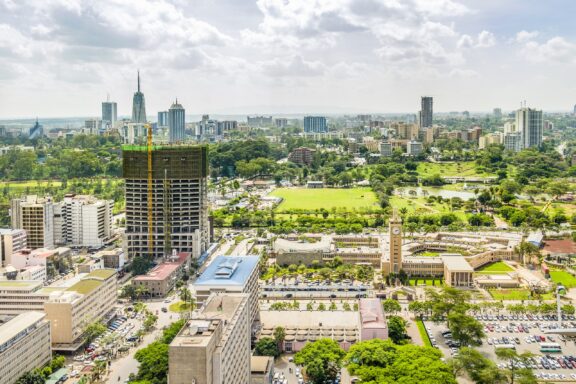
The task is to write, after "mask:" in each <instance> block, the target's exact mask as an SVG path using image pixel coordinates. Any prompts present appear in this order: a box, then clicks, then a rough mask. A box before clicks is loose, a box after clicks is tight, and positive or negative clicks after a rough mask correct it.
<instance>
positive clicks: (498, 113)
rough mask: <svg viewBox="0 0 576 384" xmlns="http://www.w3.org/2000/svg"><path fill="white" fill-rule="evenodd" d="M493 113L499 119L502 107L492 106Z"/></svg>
mask: <svg viewBox="0 0 576 384" xmlns="http://www.w3.org/2000/svg"><path fill="white" fill-rule="evenodd" d="M493 115H494V118H496V119H501V118H502V108H494V111H493Z"/></svg>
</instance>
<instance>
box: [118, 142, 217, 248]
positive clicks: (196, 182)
mask: <svg viewBox="0 0 576 384" xmlns="http://www.w3.org/2000/svg"><path fill="white" fill-rule="evenodd" d="M207 150H208V149H207V147H206V146H202V145H149V146H146V145H142V146H138V145H125V146H123V147H122V158H123V170H122V173H123V177H124V179H125V181H126V240H127V250H128V255H129V257H134V256H146V257H150V258H152V257H154V258H157V257H167V256H170V255H171V254H172V253H173V251H176V252H190V253H191V254H192V257H193V258H197V257H198V256H200V255H201V254H202V253H203V252H204V251H205V250H206V249H207V248H208V243H209V228H208V201H207V183H206V177H207V175H208V156H207Z"/></svg>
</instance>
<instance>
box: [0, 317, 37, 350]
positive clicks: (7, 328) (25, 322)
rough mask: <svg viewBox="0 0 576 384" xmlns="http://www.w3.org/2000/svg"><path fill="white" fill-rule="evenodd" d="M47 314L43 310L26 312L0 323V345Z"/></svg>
mask: <svg viewBox="0 0 576 384" xmlns="http://www.w3.org/2000/svg"><path fill="white" fill-rule="evenodd" d="M44 317H46V315H45V314H44V313H42V312H35V311H30V312H24V313H22V314H20V315H18V316H16V317H14V318H13V319H11V320H9V321H8V322H7V323H5V324H2V325H0V345H2V344H4V343H6V342H8V341H9V340H10V339H12V338H13V337H14V336H16V335H18V334H19V333H20V332H23V331H25V330H26V328H28V327H30V326H31V325H33V324H35V323H36V322H38V321H40V320H42V319H43V318H44Z"/></svg>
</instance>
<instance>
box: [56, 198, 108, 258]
mask: <svg viewBox="0 0 576 384" xmlns="http://www.w3.org/2000/svg"><path fill="white" fill-rule="evenodd" d="M113 207H114V202H113V201H112V200H98V199H96V198H95V197H93V196H88V195H67V196H65V197H64V200H63V201H61V202H59V203H57V204H55V205H54V242H55V243H56V244H65V245H70V246H81V247H100V246H102V245H103V244H104V243H105V242H106V241H107V240H108V239H109V238H110V236H111V235H112V209H113Z"/></svg>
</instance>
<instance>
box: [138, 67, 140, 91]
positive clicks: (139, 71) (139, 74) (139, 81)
mask: <svg viewBox="0 0 576 384" xmlns="http://www.w3.org/2000/svg"><path fill="white" fill-rule="evenodd" d="M138 92H140V70H138Z"/></svg>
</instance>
